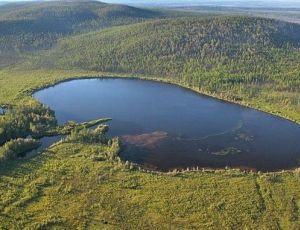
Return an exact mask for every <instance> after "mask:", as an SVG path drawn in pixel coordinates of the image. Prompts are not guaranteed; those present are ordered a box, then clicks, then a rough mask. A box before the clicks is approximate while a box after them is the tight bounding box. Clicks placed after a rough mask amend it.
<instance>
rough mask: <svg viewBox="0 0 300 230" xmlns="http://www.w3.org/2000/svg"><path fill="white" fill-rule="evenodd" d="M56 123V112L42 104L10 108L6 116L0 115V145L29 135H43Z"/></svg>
mask: <svg viewBox="0 0 300 230" xmlns="http://www.w3.org/2000/svg"><path fill="white" fill-rule="evenodd" d="M56 125H57V121H56V119H55V115H54V112H53V111H51V110H50V109H49V108H46V107H44V106H42V105H40V104H37V103H33V104H29V105H23V106H16V107H13V108H10V109H9V110H8V111H7V112H6V113H5V115H4V116H0V145H2V144H4V143H5V142H7V141H9V140H11V139H16V138H25V137H27V136H29V135H32V136H41V135H42V134H43V133H44V132H46V131H47V130H48V129H50V128H52V127H55V126H56Z"/></svg>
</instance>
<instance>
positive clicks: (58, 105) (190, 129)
mask: <svg viewBox="0 0 300 230" xmlns="http://www.w3.org/2000/svg"><path fill="white" fill-rule="evenodd" d="M34 97H35V98H36V99H38V100H39V101H41V102H42V103H44V104H46V105H48V106H50V108H51V109H53V110H54V111H55V113H56V117H57V119H58V121H59V123H65V122H67V121H69V120H75V121H78V122H83V121H87V120H91V119H96V118H106V117H110V118H112V119H113V120H112V121H111V122H110V133H109V134H110V135H111V136H120V137H121V138H122V140H123V142H124V143H125V144H126V148H125V150H124V151H123V152H122V153H121V157H122V158H123V159H125V160H130V161H133V162H135V163H139V164H142V165H144V166H145V167H149V168H152V169H159V170H171V169H173V168H186V167H193V166H199V167H211V168H223V167H225V166H228V167H242V168H251V169H257V170H262V171H273V170H279V169H287V168H293V167H297V166H299V165H300V126H299V125H296V124H294V123H292V122H290V121H287V120H284V119H280V118H277V117H274V116H271V115H269V114H266V113H262V112H259V111H256V110H253V109H248V108H244V107H241V106H237V105H233V104H230V103H225V102H222V101H220V100H216V99H213V98H210V97H205V96H201V95H199V94H197V93H194V92H192V91H189V90H186V89H183V88H181V87H177V86H174V85H169V84H164V83H158V82H151V81H143V80H132V79H89V80H74V81H70V82H65V83H61V84H59V85H57V86H55V87H51V88H47V89H44V90H41V91H39V92H37V93H35V94H34Z"/></svg>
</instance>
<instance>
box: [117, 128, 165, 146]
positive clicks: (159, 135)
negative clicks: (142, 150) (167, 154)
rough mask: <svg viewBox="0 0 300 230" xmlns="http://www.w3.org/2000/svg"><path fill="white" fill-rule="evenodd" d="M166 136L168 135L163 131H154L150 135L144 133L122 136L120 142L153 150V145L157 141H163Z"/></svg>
mask: <svg viewBox="0 0 300 230" xmlns="http://www.w3.org/2000/svg"><path fill="white" fill-rule="evenodd" d="M167 136H168V133H166V132H163V131H155V132H152V133H144V134H140V135H124V136H122V137H121V139H122V141H124V142H125V143H128V144H132V145H136V146H140V147H147V148H154V147H155V144H156V143H158V142H159V141H161V140H163V139H165V138H166V137H167Z"/></svg>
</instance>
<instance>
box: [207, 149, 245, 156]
mask: <svg viewBox="0 0 300 230" xmlns="http://www.w3.org/2000/svg"><path fill="white" fill-rule="evenodd" d="M241 152H242V151H241V150H239V149H237V148H234V147H228V148H225V149H222V150H220V151H217V152H212V153H211V154H213V155H216V156H229V155H236V154H240V153H241Z"/></svg>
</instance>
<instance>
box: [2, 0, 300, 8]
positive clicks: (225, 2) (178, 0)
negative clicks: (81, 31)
mask: <svg viewBox="0 0 300 230" xmlns="http://www.w3.org/2000/svg"><path fill="white" fill-rule="evenodd" d="M13 1H15V0H0V2H13ZM29 1H30V0H29ZM102 1H103V2H107V3H122V4H128V5H135V6H191V5H212V6H236V7H297V8H300V0H144V1H142V0H102Z"/></svg>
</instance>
